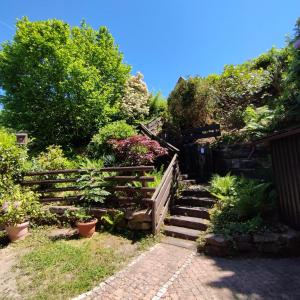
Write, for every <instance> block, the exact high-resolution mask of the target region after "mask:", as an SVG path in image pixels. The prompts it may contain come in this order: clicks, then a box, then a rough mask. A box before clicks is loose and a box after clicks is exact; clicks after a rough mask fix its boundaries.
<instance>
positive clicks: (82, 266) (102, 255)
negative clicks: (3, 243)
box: [12, 227, 159, 299]
mask: <svg viewBox="0 0 300 300" xmlns="http://www.w3.org/2000/svg"><path fill="white" fill-rule="evenodd" d="M52 229H53V228H52ZM50 230H51V228H49V227H47V228H42V229H41V228H40V229H34V230H32V231H31V232H32V234H31V236H30V237H28V238H26V239H25V240H24V241H21V242H18V243H16V244H15V245H13V247H12V248H13V249H15V250H17V251H20V253H25V254H24V255H23V256H21V258H20V260H19V261H18V263H17V265H16V268H17V271H18V272H17V273H18V278H17V283H18V290H19V292H20V294H21V295H22V298H23V299H68V298H71V297H74V296H76V295H79V294H81V293H83V292H85V291H88V290H90V289H92V288H93V287H94V286H96V285H97V284H99V283H100V282H101V281H103V280H104V279H105V278H107V277H109V276H111V275H112V274H114V273H115V272H116V271H118V270H119V269H121V268H122V267H123V266H125V265H126V264H127V263H128V261H129V260H130V259H132V258H133V257H134V256H136V255H137V254H139V253H140V252H141V251H144V250H146V249H148V248H149V247H150V246H152V245H153V244H154V243H155V242H157V241H158V240H159V238H157V237H153V236H151V235H150V236H145V235H138V238H137V241H136V240H135V239H133V240H132V239H129V238H128V237H126V236H121V235H118V236H116V235H112V234H109V233H105V232H103V233H96V234H95V235H94V236H93V237H92V238H91V239H73V240H57V241H52V240H50V239H49V238H48V237H47V232H49V231H50Z"/></svg>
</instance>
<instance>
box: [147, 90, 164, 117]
mask: <svg viewBox="0 0 300 300" xmlns="http://www.w3.org/2000/svg"><path fill="white" fill-rule="evenodd" d="M149 106H150V107H149V117H150V118H154V117H157V116H161V115H162V114H164V113H165V112H166V111H167V107H168V103H167V100H166V99H164V98H163V96H162V95H161V94H160V93H157V94H155V95H151V97H150V100H149Z"/></svg>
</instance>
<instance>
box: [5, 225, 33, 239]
mask: <svg viewBox="0 0 300 300" xmlns="http://www.w3.org/2000/svg"><path fill="white" fill-rule="evenodd" d="M28 226H29V222H24V223H22V224H17V225H15V226H5V230H6V232H7V234H8V237H9V239H10V240H11V241H12V242H15V241H18V240H23V239H25V237H26V236H27V235H28Z"/></svg>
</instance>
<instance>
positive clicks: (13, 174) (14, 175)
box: [0, 129, 27, 188]
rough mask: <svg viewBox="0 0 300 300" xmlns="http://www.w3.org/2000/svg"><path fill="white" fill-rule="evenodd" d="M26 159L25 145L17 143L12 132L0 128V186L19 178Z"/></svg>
mask: <svg viewBox="0 0 300 300" xmlns="http://www.w3.org/2000/svg"><path fill="white" fill-rule="evenodd" d="M26 159H27V149H26V147H24V146H18V145H17V143H16V137H15V135H14V134H11V133H9V132H8V131H6V130H5V129H0V188H4V187H5V186H9V185H10V184H11V183H12V182H13V181H15V180H17V179H19V176H20V175H21V173H22V171H23V169H24V167H25V163H26Z"/></svg>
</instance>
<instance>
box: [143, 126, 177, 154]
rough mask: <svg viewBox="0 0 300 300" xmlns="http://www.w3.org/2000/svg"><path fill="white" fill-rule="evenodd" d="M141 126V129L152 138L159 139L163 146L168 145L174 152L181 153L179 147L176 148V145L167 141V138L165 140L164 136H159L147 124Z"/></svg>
mask: <svg viewBox="0 0 300 300" xmlns="http://www.w3.org/2000/svg"><path fill="white" fill-rule="evenodd" d="M140 128H141V130H142V131H143V132H144V133H145V134H146V135H147V136H148V137H150V138H151V139H154V140H156V141H158V142H159V143H160V144H161V145H162V146H164V147H166V148H167V149H168V150H170V151H171V152H173V153H179V149H178V148H176V147H175V146H173V145H172V144H170V143H168V142H166V141H165V140H163V139H162V138H160V137H159V136H157V135H155V134H154V133H153V132H152V131H150V130H149V129H148V128H147V126H145V125H144V124H140Z"/></svg>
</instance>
